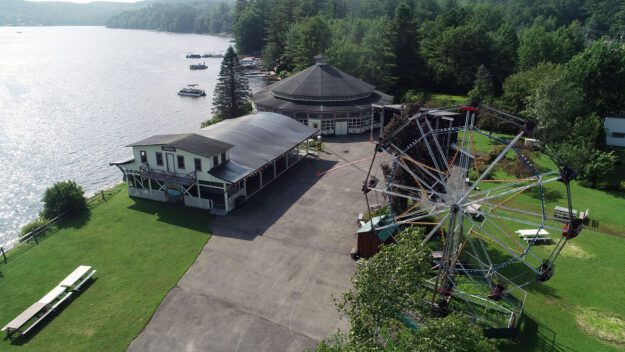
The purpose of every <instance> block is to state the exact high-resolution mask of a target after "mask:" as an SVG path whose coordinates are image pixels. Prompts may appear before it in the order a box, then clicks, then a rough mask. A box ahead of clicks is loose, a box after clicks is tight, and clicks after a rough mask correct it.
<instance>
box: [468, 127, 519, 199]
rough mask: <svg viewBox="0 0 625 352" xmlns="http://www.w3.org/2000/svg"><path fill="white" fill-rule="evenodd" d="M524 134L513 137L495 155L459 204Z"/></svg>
mask: <svg viewBox="0 0 625 352" xmlns="http://www.w3.org/2000/svg"><path fill="white" fill-rule="evenodd" d="M524 133H525V132H523V131H521V132H519V134H517V135H516V137H514V139H513V140H512V141H510V143H509V144H508V145H507V146H506V147H505V148H504V149H503V150H502V151H501V153H499V155H497V157H496V158H495V160H493V162H492V163H491V164H490V165H488V167H487V168H486V170H484V172H482V174H481V175H480V177H478V179H477V180H476V181H475V182H474V183H473V184H472V185H471V187H469V189H468V190H467V191H466V193H465V194H464V196H462V198H461V199H460V201H459V203H461V202H462V201H464V200H465V199H466V198H467V197H469V195H470V194H471V192H472V191H473V190H475V188H476V187H477V186H478V185H479V183H480V182H482V180H483V179H484V178H486V176H487V175H488V174H490V173H491V171H492V170H493V169H494V168H495V166H497V164H499V162H500V161H501V159H503V158H504V157H505V156H506V154H507V153H508V151H510V149H512V147H514V145H515V144H516V143H517V142H518V141H519V139H521V137H522V136H523V134H524Z"/></svg>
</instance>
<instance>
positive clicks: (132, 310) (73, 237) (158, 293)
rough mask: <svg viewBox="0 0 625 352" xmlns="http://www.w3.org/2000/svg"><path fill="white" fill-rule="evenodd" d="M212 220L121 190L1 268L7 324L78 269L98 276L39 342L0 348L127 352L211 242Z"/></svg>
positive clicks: (1, 309) (1, 318)
mask: <svg viewBox="0 0 625 352" xmlns="http://www.w3.org/2000/svg"><path fill="white" fill-rule="evenodd" d="M210 219H211V215H210V214H209V213H208V212H205V211H200V210H195V209H192V208H185V207H182V206H175V205H171V204H163V203H158V202H151V201H143V200H133V199H130V198H129V197H128V195H127V193H126V188H125V187H122V190H121V192H119V193H117V194H116V195H115V196H113V197H112V198H110V199H108V200H107V201H106V202H103V203H101V204H100V205H99V206H97V207H95V208H93V209H92V210H91V211H90V213H87V212H85V213H83V214H82V215H80V216H78V217H76V218H74V219H72V220H71V221H68V222H67V223H65V224H63V225H62V226H61V229H60V230H59V231H58V232H56V233H54V234H52V235H50V236H49V237H48V238H46V239H45V240H44V241H42V242H41V243H40V244H39V245H36V246H34V247H32V248H31V249H29V250H28V251H26V252H24V253H22V254H20V255H18V256H16V257H14V258H13V259H11V260H10V261H9V263H8V264H6V265H4V264H3V265H0V324H1V325H2V326H4V325H5V324H6V323H8V322H9V321H10V320H12V319H13V318H14V317H15V316H17V315H18V314H19V313H21V312H22V311H23V310H24V309H26V308H28V307H29V306H30V305H31V304H32V303H34V302H36V301H37V300H38V299H40V298H41V297H42V296H43V295H44V294H45V293H47V292H48V291H50V290H51V289H52V288H54V287H55V286H56V285H57V284H58V283H59V282H60V281H61V280H62V279H63V278H65V276H67V275H68V274H69V273H70V272H72V270H74V269H75V268H76V267H77V266H78V265H81V264H86V265H92V266H93V267H94V268H95V269H96V270H97V273H96V275H95V277H96V280H95V281H94V282H93V283H92V284H91V285H90V286H89V287H88V288H86V289H85V290H84V291H83V292H82V293H81V294H80V295H79V296H78V297H76V298H75V299H74V300H73V301H72V302H71V303H70V304H68V305H67V306H65V308H63V309H62V310H61V311H60V312H59V313H58V315H56V316H53V318H52V319H49V320H48V323H47V324H46V323H44V324H43V325H42V328H41V329H40V330H39V331H35V333H34V334H33V336H31V337H30V338H27V339H20V338H18V339H17V340H15V342H14V343H13V344H12V343H11V342H10V341H8V340H2V341H0V350H2V351H11V350H20V351H46V352H51V351H64V352H65V351H107V352H108V351H123V350H125V349H126V347H127V346H128V344H129V343H130V341H131V340H132V339H133V338H134V337H135V336H136V335H137V334H139V332H140V331H141V330H142V329H143V327H144V326H145V324H146V323H147V322H148V321H149V319H150V317H151V316H152V314H153V313H154V311H155V309H156V308H157V307H158V305H159V304H160V302H161V301H162V300H163V298H164V297H165V295H166V294H167V292H168V291H169V290H170V289H171V288H173V287H174V286H175V285H176V282H177V281H178V280H179V279H180V277H181V276H182V275H183V274H184V273H185V271H186V270H187V269H188V268H189V266H190V265H191V264H192V263H193V261H194V260H195V258H196V256H197V255H198V254H199V253H200V251H201V250H202V248H203V246H204V245H205V244H206V242H207V241H208V239H209V237H210V235H209V230H208V223H209V222H210ZM16 252H19V250H18V251H16Z"/></svg>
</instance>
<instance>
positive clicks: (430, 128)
mask: <svg viewBox="0 0 625 352" xmlns="http://www.w3.org/2000/svg"><path fill="white" fill-rule="evenodd" d="M425 124H426V125H427V127H428V130H429V132H430V133H429V134H430V136H431V137H432V139H433V140H434V146H435V147H436V150H437V151H438V153H439V156H440V157H441V159H440V160H441V161H442V164H443V165H445V168H446V169H447V170H448V171H449V167H450V166H449V165H447V157H446V155H445V153H444V152H443V148H442V147H441V145H440V142H439V140H438V135H435V134H432V133H431V132H432V131H434V129H433V128H432V124H431V123H430V120H429V119H428V118H427V117H426V118H425Z"/></svg>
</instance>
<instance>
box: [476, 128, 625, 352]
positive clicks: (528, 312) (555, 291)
mask: <svg viewBox="0 0 625 352" xmlns="http://www.w3.org/2000/svg"><path fill="white" fill-rule="evenodd" d="M504 137H505V136H504ZM474 138H475V141H474V142H475V149H476V150H477V151H479V152H487V151H488V150H490V149H491V148H492V147H493V144H492V143H491V142H490V141H489V140H488V139H487V138H486V137H483V136H479V135H478V136H475V137H474ZM534 162H535V163H536V164H537V165H538V166H539V167H540V168H550V169H551V168H553V163H552V162H551V161H550V160H549V158H548V157H546V156H544V155H537V156H535V158H534ZM620 177H621V178H622V177H623V175H620ZM495 178H501V179H507V178H513V177H511V176H510V175H508V174H506V173H505V172H502V171H501V170H499V171H497V172H496V175H495ZM571 193H572V199H573V206H574V208H576V209H578V210H580V211H581V210H585V209H587V208H588V209H590V218H591V219H594V220H598V221H599V226H598V227H597V228H591V227H590V226H587V227H585V229H584V231H583V232H582V234H581V235H580V236H578V237H577V238H575V239H573V240H571V241H570V242H569V243H568V244H567V247H565V250H564V251H563V252H562V254H561V255H560V257H559V258H558V261H557V263H556V274H555V276H554V277H553V278H552V279H551V280H549V281H548V282H546V283H543V284H539V283H536V284H533V285H531V286H529V287H526V289H527V291H528V297H527V301H526V306H525V317H524V319H523V327H522V332H521V336H520V337H519V339H518V341H517V342H515V343H504V344H503V345H502V346H501V350H502V351H584V352H585V351H597V352H599V351H624V350H625V336H624V334H625V305H624V304H623V300H624V299H625V280H623V278H624V275H623V269H625V256H624V255H623V253H625V216H624V214H625V194H623V193H621V192H606V191H601V190H595V189H589V188H585V187H582V186H579V185H578V184H577V183H576V182H572V184H571ZM565 196H566V190H565V187H564V185H563V184H562V183H560V182H554V183H550V184H549V185H548V186H547V188H546V209H547V211H548V212H549V213H551V212H552V211H553V207H554V206H555V205H566V199H565ZM506 205H509V206H511V207H515V208H518V209H525V210H534V211H537V210H539V206H538V202H537V201H536V199H535V198H534V197H532V195H531V194H528V193H523V194H521V195H519V196H517V197H515V198H514V199H512V200H511V201H510V202H509V203H506ZM502 226H503V227H506V224H502ZM556 235H557V234H556ZM610 339H611V340H612V341H609V340H610ZM619 340H620V341H621V342H620V343H619V342H617V341H619Z"/></svg>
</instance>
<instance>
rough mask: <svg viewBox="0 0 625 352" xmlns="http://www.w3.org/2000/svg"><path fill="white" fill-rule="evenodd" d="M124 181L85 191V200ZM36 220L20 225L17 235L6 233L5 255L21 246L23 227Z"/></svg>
mask: <svg viewBox="0 0 625 352" xmlns="http://www.w3.org/2000/svg"><path fill="white" fill-rule="evenodd" d="M123 183H124V181H120V182H117V183H113V184H109V185H107V186H104V187H102V188H100V189H98V190H97V191H91V192H88V191H85V193H84V196H85V199H87V200H89V199H90V198H93V197H94V196H96V195H97V194H98V193H100V192H103V191H108V190H110V189H113V188H115V187H117V186H119V185H121V184H123ZM33 220H35V218H31V219H30V220H28V221H27V222H25V223H24V224H22V225H20V227H19V228H18V229H17V231H16V232H15V233H13V234H12V233H11V232H8V233H6V234H7V235H8V237H9V238H8V241H7V242H0V248H2V249H3V250H4V252H5V253H8V252H9V251H10V250H12V249H13V248H15V247H16V246H18V245H19V244H20V231H21V230H22V227H23V226H24V225H26V224H27V223H29V222H31V221H33Z"/></svg>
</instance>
